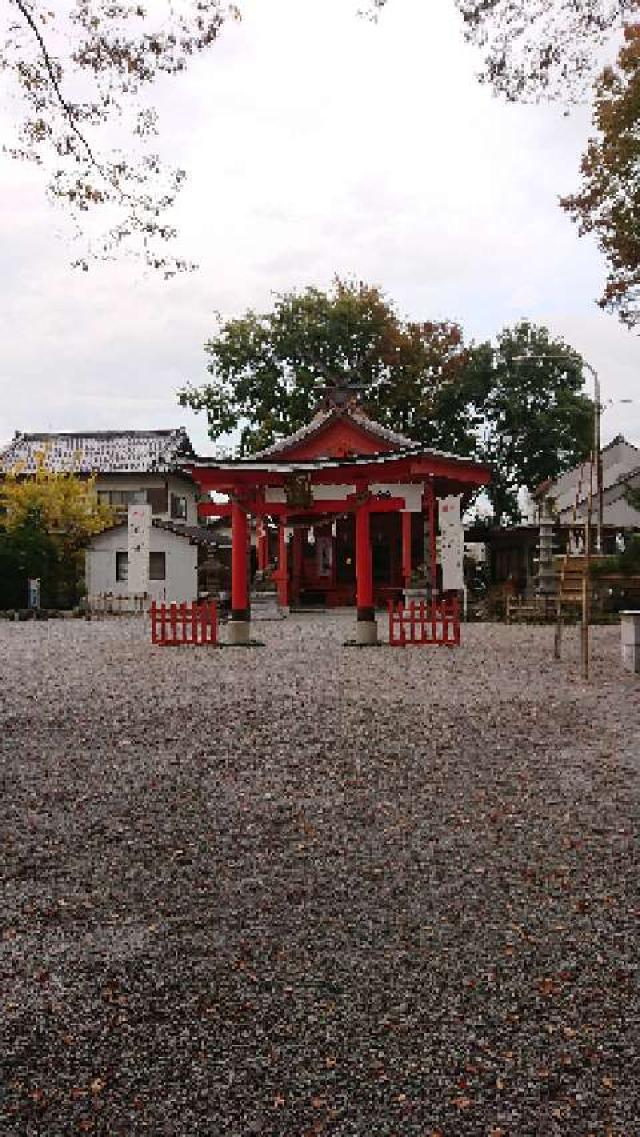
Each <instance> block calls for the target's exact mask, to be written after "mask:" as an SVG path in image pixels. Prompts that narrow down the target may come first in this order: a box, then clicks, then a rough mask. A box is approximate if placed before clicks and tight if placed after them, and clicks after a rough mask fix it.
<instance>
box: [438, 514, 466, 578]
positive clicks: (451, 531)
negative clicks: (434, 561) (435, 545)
mask: <svg viewBox="0 0 640 1137" xmlns="http://www.w3.org/2000/svg"><path fill="white" fill-rule="evenodd" d="M438 514H439V517H440V563H441V565H442V590H443V592H457V591H459V589H461V588H464V571H463V565H464V529H463V528H462V517H461V516H460V495H459V494H458V495H456V494H449V496H448V497H443V498H439V500H438Z"/></svg>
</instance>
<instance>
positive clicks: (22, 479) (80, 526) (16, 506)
mask: <svg viewBox="0 0 640 1137" xmlns="http://www.w3.org/2000/svg"><path fill="white" fill-rule="evenodd" d="M95 483H96V479H95V476H91V477H89V478H80V477H78V476H77V474H73V473H56V472H54V471H53V470H51V469H49V467H48V466H47V463H46V451H42V452H41V453H39V454H38V456H37V459H36V471H35V473H34V474H29V475H26V474H23V473H22V471H21V469H20V467H19V466H17V467H15V468H14V469H13V470H11V471H10V472H9V473H8V474H7V475H6V476H5V478H4V479H3V480H2V481H0V523H1V524H2V526H3V528H4V529H6V531H7V532H9V533H10V532H12V531H14V530H15V529H17V528H19V527H20V526H21V525H23V524H24V523H25V522H26V521H27V519H28V518H29V516H33V514H34V513H35V512H37V513H38V514H39V515H40V517H41V518H42V522H43V524H44V526H45V528H46V530H47V532H48V533H49V534H50V535H51V536H52V537H55V538H57V539H58V540H59V541H60V543H61V544H62V545H63V546H64V547H65V548H66V549H69V550H71V549H78V548H81V547H82V546H83V545H85V544H86V543H87V541H88V540H89V539H90V538H91V537H92V536H93V535H94V534H96V533H101V532H102V530H103V529H106V528H108V527H109V525H112V524H113V521H114V516H113V512H112V510H111V509H110V508H109V506H106V505H103V504H102V503H101V502H100V501H99V500H98V495H97V493H96V487H95Z"/></svg>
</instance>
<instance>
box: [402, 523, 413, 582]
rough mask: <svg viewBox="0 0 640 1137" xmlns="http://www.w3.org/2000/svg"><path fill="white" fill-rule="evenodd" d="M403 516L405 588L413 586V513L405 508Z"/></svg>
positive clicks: (403, 577) (403, 578)
mask: <svg viewBox="0 0 640 1137" xmlns="http://www.w3.org/2000/svg"><path fill="white" fill-rule="evenodd" d="M401 517H402V581H403V584H404V587H405V588H409V587H410V586H411V514H410V513H409V512H408V511H407V510H404V511H403V512H402V514H401Z"/></svg>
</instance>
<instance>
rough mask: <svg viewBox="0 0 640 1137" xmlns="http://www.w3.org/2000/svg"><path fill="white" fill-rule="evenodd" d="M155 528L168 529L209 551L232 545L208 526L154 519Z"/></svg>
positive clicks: (226, 538)
mask: <svg viewBox="0 0 640 1137" xmlns="http://www.w3.org/2000/svg"><path fill="white" fill-rule="evenodd" d="M153 525H154V528H156V529H166V530H167V532H168V533H175V535H176V537H186V538H188V540H189V541H191V542H192V543H193V544H194V545H204V546H205V548H207V549H217V548H220V547H223V548H224V547H225V546H226V545H229V544H230V541H229V538H228V537H221V536H220V534H219V533H218V531H217V530H216V529H211V528H209V527H208V526H207V525H183V524H181V522H179V521H162V520H161V519H160V518H154V520H153Z"/></svg>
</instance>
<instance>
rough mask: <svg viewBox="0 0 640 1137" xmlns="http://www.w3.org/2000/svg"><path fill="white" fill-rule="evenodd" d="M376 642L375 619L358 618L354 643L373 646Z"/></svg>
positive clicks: (376, 628)
mask: <svg viewBox="0 0 640 1137" xmlns="http://www.w3.org/2000/svg"><path fill="white" fill-rule="evenodd" d="M377 642H378V625H377V623H376V621H375V620H358V621H357V623H356V643H357V644H358V646H359V647H373V646H374V645H375V644H377Z"/></svg>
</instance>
